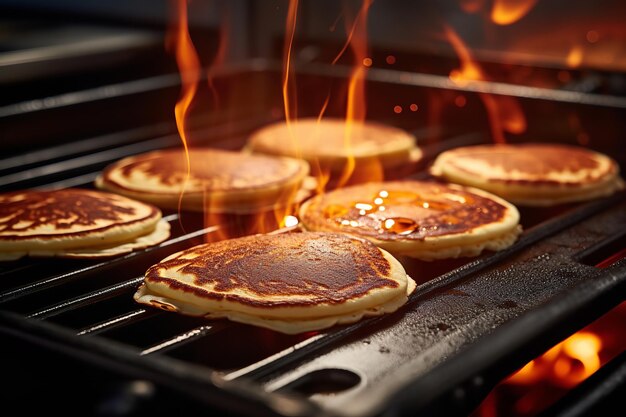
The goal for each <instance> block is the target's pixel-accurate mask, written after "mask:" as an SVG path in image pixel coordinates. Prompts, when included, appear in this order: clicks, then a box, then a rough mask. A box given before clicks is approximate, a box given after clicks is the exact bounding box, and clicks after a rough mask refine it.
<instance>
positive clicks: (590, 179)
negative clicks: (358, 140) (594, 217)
mask: <svg viewBox="0 0 626 417" xmlns="http://www.w3.org/2000/svg"><path fill="white" fill-rule="evenodd" d="M431 172H432V173H433V174H434V175H436V176H439V177H442V178H445V179H446V180H448V181H450V182H454V183H457V184H464V185H470V186H473V187H477V188H481V189H483V190H487V191H489V192H492V193H494V194H497V195H499V196H501V197H502V198H505V199H506V200H508V201H511V202H513V203H515V204H520V205H528V206H549V205H555V204H561V203H569V202H576V201H585V200H590V199H593V198H598V197H604V196H608V195H610V194H613V193H614V192H616V191H618V190H620V189H622V188H623V187H624V183H623V181H622V179H621V178H620V176H619V166H618V165H617V163H616V162H615V161H614V160H612V159H611V158H609V157H608V156H606V155H603V154H601V153H598V152H594V151H592V150H589V149H586V148H582V147H576V146H567V145H559V144H539V143H529V144H516V145H510V144H501V145H482V146H468V147H463V148H457V149H452V150H449V151H446V152H443V153H442V154H441V155H439V156H438V157H437V159H436V160H435V163H434V164H433V166H432V168H431Z"/></svg>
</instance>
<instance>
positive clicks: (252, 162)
mask: <svg viewBox="0 0 626 417" xmlns="http://www.w3.org/2000/svg"><path fill="white" fill-rule="evenodd" d="M189 157H190V169H191V170H190V177H189V179H187V159H186V157H185V153H184V151H183V150H180V149H173V150H166V151H157V152H152V153H149V154H145V155H143V156H140V157H134V158H130V159H129V160H125V161H122V162H121V163H120V164H115V165H113V166H110V167H108V168H107V169H106V170H105V178H107V177H109V176H110V172H111V171H112V170H119V171H120V172H121V175H122V176H123V177H125V178H127V179H130V178H131V176H132V175H133V173H135V172H142V173H144V174H145V175H147V176H148V177H151V178H156V179H157V180H158V182H159V183H161V184H163V185H166V186H170V187H173V186H174V187H175V186H180V185H182V184H184V183H185V182H187V181H188V184H187V185H188V186H191V187H195V188H199V189H207V190H214V191H227V190H233V189H244V188H245V189H248V188H255V187H267V186H268V185H269V184H272V183H280V182H284V181H286V180H288V179H289V178H291V177H293V176H296V175H298V174H299V173H300V172H301V170H302V169H303V168H302V166H301V165H300V164H299V163H294V161H292V160H286V159H279V158H270V157H266V156H257V155H247V154H242V153H239V152H229V151H221V150H216V149H211V150H191V151H190V153H189Z"/></svg>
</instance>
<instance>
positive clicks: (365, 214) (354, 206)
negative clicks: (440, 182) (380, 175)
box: [319, 183, 507, 239]
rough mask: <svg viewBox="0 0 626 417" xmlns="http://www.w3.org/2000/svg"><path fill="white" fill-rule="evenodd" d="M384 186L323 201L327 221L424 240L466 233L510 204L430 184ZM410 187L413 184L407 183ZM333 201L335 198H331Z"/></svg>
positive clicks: (365, 232)
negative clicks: (350, 198) (365, 194)
mask: <svg viewBox="0 0 626 417" xmlns="http://www.w3.org/2000/svg"><path fill="white" fill-rule="evenodd" d="M392 184H393V183H390V185H389V187H392V188H385V189H380V190H379V191H378V192H376V193H375V194H374V195H373V196H372V197H371V198H369V199H367V200H359V201H358V202H351V203H348V204H345V205H344V204H338V203H337V202H333V203H330V204H328V205H325V204H326V203H325V202H324V198H323V197H322V200H321V202H319V204H320V206H321V207H322V212H323V214H324V217H325V220H326V221H330V222H333V223H334V224H336V226H337V227H338V228H350V229H353V230H352V231H353V232H355V233H359V234H362V235H365V236H374V237H376V238H378V239H397V238H402V239H424V238H426V237H431V236H432V237H434V236H443V235H449V234H455V233H463V232H467V231H469V230H472V229H474V228H476V227H478V226H481V225H484V224H487V223H492V222H497V221H499V220H500V219H502V218H503V216H504V215H505V212H506V210H507V209H506V207H504V206H502V205H501V204H499V203H497V202H496V201H493V200H491V199H488V198H484V197H481V196H478V195H475V194H470V193H468V192H464V191H462V190H455V189H449V188H446V187H443V186H441V187H437V186H430V187H427V188H426V189H425V190H424V193H418V192H414V191H405V190H402V189H400V190H394V189H393V188H397V187H396V186H394V185H392ZM404 188H405V189H410V188H411V185H410V183H409V184H407V185H405V186H404ZM328 200H329V201H332V200H333V198H332V197H330V198H329V199H328Z"/></svg>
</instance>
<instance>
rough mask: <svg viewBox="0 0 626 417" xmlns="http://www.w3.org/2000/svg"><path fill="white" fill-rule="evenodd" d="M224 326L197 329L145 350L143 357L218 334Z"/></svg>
mask: <svg viewBox="0 0 626 417" xmlns="http://www.w3.org/2000/svg"><path fill="white" fill-rule="evenodd" d="M223 328H224V325H214V326H200V327H196V328H195V329H193V330H190V331H188V332H185V333H183V334H179V335H176V336H175V337H173V338H171V339H168V340H165V341H163V342H161V343H158V344H156V345H154V346H152V347H149V348H148V349H145V350H143V351H142V352H141V355H142V356H144V355H151V354H153V353H160V352H164V351H166V350H170V349H173V348H174V347H179V346H182V345H183V344H185V343H189V342H191V341H193V340H195V339H198V338H200V337H203V336H206V335H207V334H211V333H216V332H218V331H219V330H222V329H223Z"/></svg>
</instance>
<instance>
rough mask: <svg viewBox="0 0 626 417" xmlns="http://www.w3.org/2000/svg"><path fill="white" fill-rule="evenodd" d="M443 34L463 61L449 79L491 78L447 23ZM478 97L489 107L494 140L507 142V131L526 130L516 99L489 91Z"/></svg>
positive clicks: (462, 83) (463, 81)
mask: <svg viewBox="0 0 626 417" xmlns="http://www.w3.org/2000/svg"><path fill="white" fill-rule="evenodd" d="M444 34H445V36H446V37H447V38H448V40H449V41H450V44H451V45H452V47H453V48H454V50H455V52H456V53H457V55H458V57H459V60H460V61H461V67H460V68H458V69H455V70H452V71H451V72H450V80H451V81H452V82H454V83H455V84H457V85H460V86H465V85H467V84H469V83H470V82H472V81H489V77H487V75H486V74H485V73H484V72H483V70H482V69H481V67H480V66H479V65H478V63H477V62H476V61H475V60H474V59H473V57H472V55H471V53H470V51H469V49H468V48H467V47H466V46H465V44H464V43H463V41H462V40H461V38H460V37H459V36H458V35H457V33H456V32H455V31H454V30H453V29H452V28H450V27H449V26H447V25H446V26H444ZM479 96H480V98H481V100H482V101H483V103H484V105H485V108H486V109H487V115H488V116H489V124H490V126H491V134H492V137H493V140H494V142H496V143H505V142H506V139H505V137H504V133H505V132H508V133H513V134H520V133H523V132H524V131H525V130H526V118H525V117H524V113H523V112H522V109H521V107H520V105H519V103H518V102H517V100H515V98H513V97H509V96H496V95H490V94H479ZM457 105H458V103H457Z"/></svg>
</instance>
